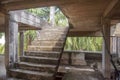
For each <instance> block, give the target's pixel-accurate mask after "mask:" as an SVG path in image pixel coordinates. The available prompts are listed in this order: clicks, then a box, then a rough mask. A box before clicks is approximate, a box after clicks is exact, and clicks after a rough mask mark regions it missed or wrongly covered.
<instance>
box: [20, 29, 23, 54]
mask: <svg viewBox="0 0 120 80" xmlns="http://www.w3.org/2000/svg"><path fill="white" fill-rule="evenodd" d="M19 47H20V48H19V50H20V56H23V55H24V32H23V31H21V32H20V44H19Z"/></svg>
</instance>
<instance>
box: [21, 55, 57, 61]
mask: <svg viewBox="0 0 120 80" xmlns="http://www.w3.org/2000/svg"><path fill="white" fill-rule="evenodd" d="M20 57H24V58H32V59H33V58H34V59H51V60H58V58H51V57H36V56H20Z"/></svg>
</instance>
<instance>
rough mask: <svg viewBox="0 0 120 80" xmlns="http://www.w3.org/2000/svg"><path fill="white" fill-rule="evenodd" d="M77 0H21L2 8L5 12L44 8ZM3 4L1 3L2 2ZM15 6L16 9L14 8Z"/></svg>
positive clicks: (6, 4)
mask: <svg viewBox="0 0 120 80" xmlns="http://www.w3.org/2000/svg"><path fill="white" fill-rule="evenodd" d="M76 1H77V0H69V1H67V0H51V1H49V0H34V1H33V0H22V1H16V2H8V3H4V5H5V6H4V7H5V8H6V9H7V10H20V9H28V8H37V7H44V6H58V5H62V4H72V3H74V2H76ZM2 3H3V2H2ZM15 6H17V7H15Z"/></svg>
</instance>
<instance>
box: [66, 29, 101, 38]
mask: <svg viewBox="0 0 120 80" xmlns="http://www.w3.org/2000/svg"><path fill="white" fill-rule="evenodd" d="M68 36H69V37H86V36H90V37H92V36H101V35H100V34H97V35H96V32H95V31H71V30H70V31H69V33H68Z"/></svg>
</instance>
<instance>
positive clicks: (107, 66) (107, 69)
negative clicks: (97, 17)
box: [102, 20, 111, 80]
mask: <svg viewBox="0 0 120 80" xmlns="http://www.w3.org/2000/svg"><path fill="white" fill-rule="evenodd" d="M105 23H106V24H104V26H103V33H104V41H103V52H102V69H103V75H104V77H105V78H106V79H108V80H110V76H111V62H110V55H109V52H110V21H109V20H107V21H106V22H105Z"/></svg>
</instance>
